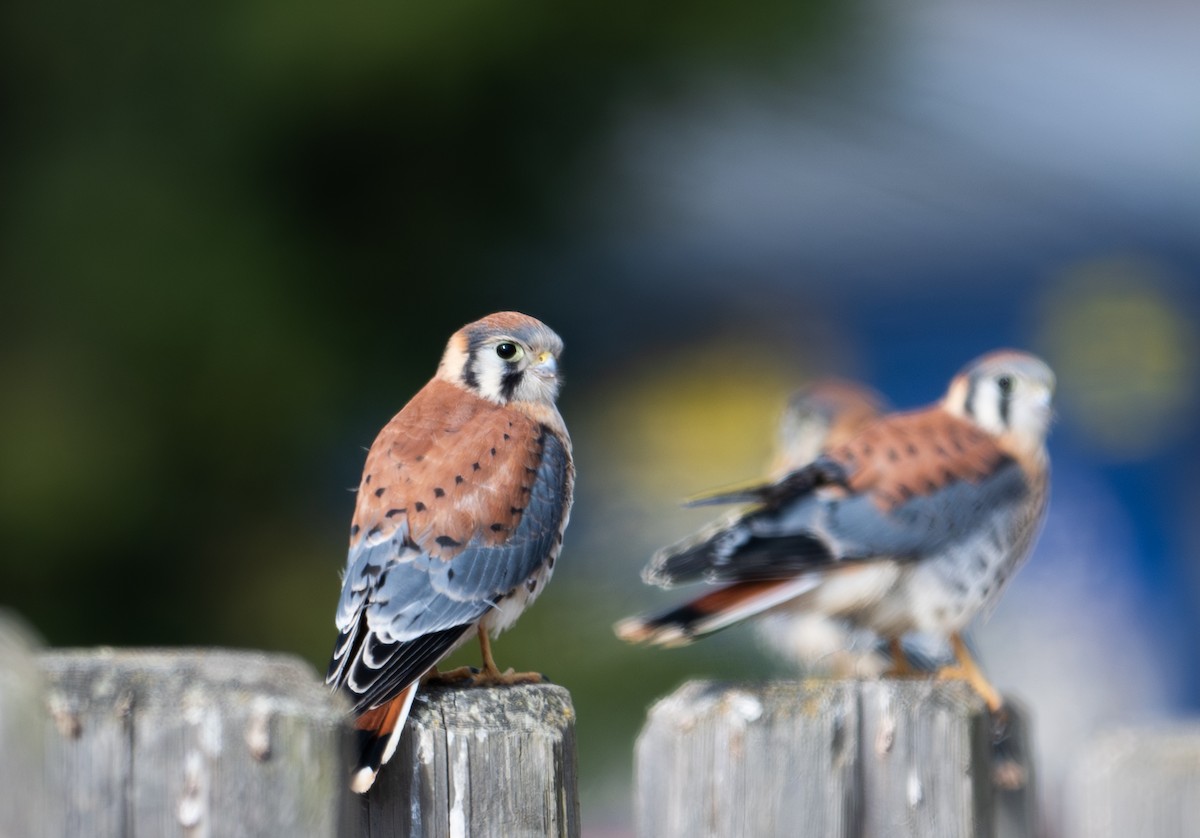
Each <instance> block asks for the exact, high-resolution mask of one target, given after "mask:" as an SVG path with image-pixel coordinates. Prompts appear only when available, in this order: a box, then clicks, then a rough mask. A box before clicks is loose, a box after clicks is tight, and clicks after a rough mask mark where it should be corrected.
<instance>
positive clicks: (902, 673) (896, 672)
mask: <svg viewBox="0 0 1200 838" xmlns="http://www.w3.org/2000/svg"><path fill="white" fill-rule="evenodd" d="M888 650H889V651H890V652H891V655H892V665H891V666H889V667H888V668H887V669H885V670H884V671H883V672H882V673H881V676H880V677H883V678H912V677H913V676H914V675H916V674H917V672H916V670H915V669H913V667H912V664H910V663H909V662H908V655H906V654H904V646H902V645H901V643H900V638H898V637H892V638H890V639H889V640H888Z"/></svg>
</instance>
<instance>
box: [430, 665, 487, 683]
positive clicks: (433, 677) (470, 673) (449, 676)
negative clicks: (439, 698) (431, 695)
mask: <svg viewBox="0 0 1200 838" xmlns="http://www.w3.org/2000/svg"><path fill="white" fill-rule="evenodd" d="M478 676H479V670H478V669H476V668H475V667H473V666H460V667H458V668H457V669H448V670H446V671H445V672H438V670H437V667H434V668H433V669H431V670H430V672H429V674H428V675H426V676H425V678H424V679H422V680H423V682H424V683H426V684H436V685H438V686H453V685H454V684H460V683H462V682H463V681H469V682H471V683H474V682H475V679H476V678H477V677H478Z"/></svg>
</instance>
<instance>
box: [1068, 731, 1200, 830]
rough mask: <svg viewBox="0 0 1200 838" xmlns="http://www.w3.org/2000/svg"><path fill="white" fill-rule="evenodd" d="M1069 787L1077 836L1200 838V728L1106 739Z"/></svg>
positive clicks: (1070, 818)
mask: <svg viewBox="0 0 1200 838" xmlns="http://www.w3.org/2000/svg"><path fill="white" fill-rule="evenodd" d="M1068 786H1069V788H1068V796H1067V807H1066V815H1067V824H1066V827H1067V828H1066V835H1067V836H1069V838H1125V837H1126V836H1142V838H1200V724H1197V723H1195V722H1193V723H1191V724H1186V725H1184V724H1178V725H1172V726H1162V727H1156V728H1142V729H1127V730H1116V731H1111V732H1108V733H1105V734H1103V735H1101V736H1099V737H1097V738H1096V740H1095V741H1094V742H1092V743H1091V744H1090V745H1089V746H1088V748H1087V750H1086V751H1085V753H1084V755H1083V757H1082V759H1080V760H1079V762H1078V764H1077V765H1076V766H1075V770H1074V772H1073V774H1072V776H1071V777H1070V779H1069V783H1068Z"/></svg>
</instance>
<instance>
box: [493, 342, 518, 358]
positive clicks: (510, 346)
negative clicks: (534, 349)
mask: <svg viewBox="0 0 1200 838" xmlns="http://www.w3.org/2000/svg"><path fill="white" fill-rule="evenodd" d="M496 354H497V355H498V356H499V357H500V359H501V360H503V361H515V360H516V359H518V358H520V357H521V347H519V346H517V345H516V344H515V343H509V342H508V341H505V342H504V343H498V344H496Z"/></svg>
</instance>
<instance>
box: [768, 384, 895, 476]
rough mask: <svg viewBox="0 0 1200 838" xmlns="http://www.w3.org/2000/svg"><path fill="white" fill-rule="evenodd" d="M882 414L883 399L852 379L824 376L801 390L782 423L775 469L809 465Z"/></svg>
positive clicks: (779, 470) (783, 471)
mask: <svg viewBox="0 0 1200 838" xmlns="http://www.w3.org/2000/svg"><path fill="white" fill-rule="evenodd" d="M882 413H883V398H882V397H881V396H880V395H879V394H877V393H875V392H874V391H873V390H871V389H869V388H867V387H864V386H863V385H861V384H855V383H854V382H852V381H843V380H841V379H836V378H829V379H822V380H819V381H816V382H814V383H812V384H810V385H808V386H807V387H805V388H803V389H801V390H798V391H797V392H796V393H794V394H793V395H792V397H791V398H790V399H789V400H788V404H787V408H786V410H785V411H784V413H783V420H782V421H781V422H780V426H779V445H778V450H777V452H776V457H775V462H774V471H775V472H776V473H778V474H785V473H787V472H789V471H793V470H795V469H798V468H800V467H802V466H806V465H808V464H809V463H811V462H812V461H813V460H815V459H816V458H817V455H819V454H820V453H821V450H822V449H825V448H836V447H837V446H839V445H842V444H843V443H845V442H848V441H849V440H850V439H851V438H853V437H854V435H855V434H857V433H859V432H861V431H862V430H863V429H864V428H866V427H867V426H868V425H870V424H871V423H872V422H874V421H875V420H877V419H878V418H879V417H880V415H881V414H882Z"/></svg>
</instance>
